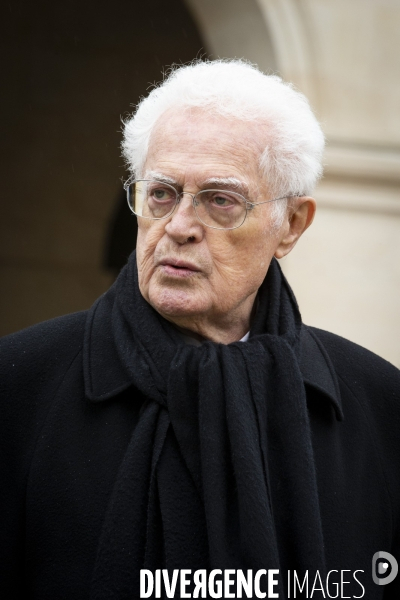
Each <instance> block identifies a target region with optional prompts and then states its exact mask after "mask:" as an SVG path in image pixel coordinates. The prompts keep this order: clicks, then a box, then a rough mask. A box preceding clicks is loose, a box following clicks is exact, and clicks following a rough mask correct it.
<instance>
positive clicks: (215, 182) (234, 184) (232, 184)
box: [145, 171, 249, 196]
mask: <svg viewBox="0 0 400 600" xmlns="http://www.w3.org/2000/svg"><path fill="white" fill-rule="evenodd" d="M145 179H157V181H161V182H162V183H169V184H170V185H174V186H179V183H178V182H177V181H176V180H175V179H173V178H172V177H168V176H167V175H163V174H162V173H159V172H157V171H146V173H145ZM201 187H202V188H213V187H218V188H223V187H227V188H234V189H235V190H236V191H237V192H239V194H242V195H243V196H246V195H248V194H249V186H248V185H247V184H246V183H245V182H244V181H241V180H240V179H237V178H236V177H209V178H208V179H205V180H204V181H203V182H202V185H201Z"/></svg>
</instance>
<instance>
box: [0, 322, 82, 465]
mask: <svg viewBox="0 0 400 600" xmlns="http://www.w3.org/2000/svg"><path fill="white" fill-rule="evenodd" d="M85 321H86V312H79V313H74V314H70V315H66V316H63V317H58V318H56V319H52V320H50V321H45V322H44V323H39V324H38V325H34V326H32V327H29V328H28V329H24V330H22V331H19V332H17V333H13V334H11V335H8V336H5V337H3V338H2V339H1V340H0V418H1V423H2V435H1V436H0V439H1V443H0V454H3V453H4V454H5V455H7V457H8V458H7V464H10V465H11V464H13V461H14V460H15V457H16V456H18V455H25V453H26V454H27V455H28V454H29V453H30V450H29V448H30V449H31V450H32V449H33V447H34V444H35V439H36V438H37V435H38V434H39V431H40V429H41V426H42V424H43V423H44V421H45V419H46V416H47V413H48V410H49V409H50V407H51V406H52V404H53V400H54V398H55V395H56V393H57V390H58V388H59V386H60V385H61V383H62V381H63V379H64V377H65V375H66V373H67V372H68V371H69V369H70V368H71V367H72V365H75V371H76V375H77V376H78V377H80V374H81V372H82V360H80V361H79V355H80V352H81V350H82V345H83V335H84V329H85ZM76 359H78V360H76ZM10 468H11V467H10Z"/></svg>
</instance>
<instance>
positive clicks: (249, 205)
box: [124, 179, 299, 231]
mask: <svg viewBox="0 0 400 600" xmlns="http://www.w3.org/2000/svg"><path fill="white" fill-rule="evenodd" d="M139 181H146V182H150V181H155V182H156V183H160V184H161V185H167V186H168V187H170V188H172V189H173V190H174V192H175V194H176V200H175V204H174V207H173V209H172V210H171V212H170V213H168V214H167V215H165V216H164V217H144V216H143V215H138V214H137V213H135V211H134V210H133V209H132V207H131V205H130V203H129V187H130V186H131V185H133V184H135V183H138V182H139ZM124 190H125V191H126V198H127V203H128V206H129V210H130V211H131V212H132V213H133V214H134V215H136V216H137V217H140V218H141V219H149V220H151V221H161V220H162V219H168V217H170V216H171V215H173V214H174V212H175V209H176V207H177V206H178V204H179V203H180V201H181V199H182V196H184V194H187V195H188V196H191V197H192V206H193V209H194V214H195V215H196V219H197V220H198V221H199V222H200V223H201V224H202V225H204V226H205V227H209V228H210V229H218V230H219V231H232V230H233V229H238V228H239V227H241V226H242V225H243V223H244V222H245V220H246V218H247V213H248V211H249V210H253V209H254V208H255V207H256V206H259V205H260V204H269V203H270V202H275V201H276V200H284V199H285V198H297V197H299V194H288V195H286V196H280V197H279V198H272V200H263V201H262V202H250V200H246V198H245V197H244V196H242V194H239V192H235V191H232V190H222V189H214V188H211V189H206V190H199V191H198V192H196V193H195V194H192V193H191V192H184V191H182V192H178V190H177V189H176V188H175V187H174V186H173V185H171V184H170V183H166V182H165V181H160V180H158V179H132V180H129V179H128V181H126V182H125V183H124ZM204 192H221V193H224V192H225V193H226V194H235V195H236V196H239V197H240V198H241V199H242V200H243V203H244V206H245V213H244V218H243V221H242V222H241V223H240V225H236V226H235V227H214V226H213V225H207V223H204V221H202V220H201V219H200V217H199V215H198V214H197V211H196V204H195V201H196V196H198V195H199V194H202V193H204Z"/></svg>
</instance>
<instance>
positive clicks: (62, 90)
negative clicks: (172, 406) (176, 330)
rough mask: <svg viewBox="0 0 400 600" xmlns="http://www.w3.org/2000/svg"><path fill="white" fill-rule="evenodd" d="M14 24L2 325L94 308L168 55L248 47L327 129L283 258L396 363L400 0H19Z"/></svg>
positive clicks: (127, 219) (325, 316)
mask: <svg viewBox="0 0 400 600" xmlns="http://www.w3.org/2000/svg"><path fill="white" fill-rule="evenodd" d="M2 29H3V31H2V34H1V37H0V44H1V60H2V61H3V68H2V73H3V76H2V94H1V100H0V102H1V104H0V106H1V112H0V118H1V122H2V135H1V138H0V143H1V169H2V175H1V213H0V214H1V218H0V228H1V229H0V268H1V281H2V293H1V301H0V334H7V333H10V332H12V331H16V330H18V329H21V328H23V327H26V326H28V325H31V324H33V323H36V322H38V321H41V320H44V319H48V318H51V317H54V316H57V315H60V314H64V313H67V312H72V311H76V310H81V309H84V308H87V307H89V306H90V305H91V304H92V302H93V301H94V300H95V299H96V297H97V296H98V295H100V294H101V293H102V292H104V291H105V290H106V289H107V288H108V286H109V285H110V284H111V283H112V281H113V279H114V277H115V274H116V273H117V272H118V269H119V268H120V266H121V265H122V264H123V263H124V262H125V261H126V258H127V254H128V253H129V251H130V247H131V246H130V244H134V238H135V235H136V233H135V218H134V217H132V216H130V215H129V213H128V212H127V211H126V209H125V205H124V201H123V200H122V199H121V188H122V184H121V179H122V178H123V177H124V175H125V172H124V167H123V162H122V159H121V157H120V151H119V144H120V140H121V133H120V129H121V120H120V119H121V116H122V117H123V116H126V115H127V114H128V113H129V112H131V111H132V105H133V104H135V103H136V102H137V101H138V99H139V98H140V97H141V96H143V95H144V94H146V91H147V90H148V89H149V85H151V83H152V82H155V81H159V80H160V79H161V77H162V71H163V69H164V67H166V66H168V65H170V64H171V63H174V62H178V63H180V62H187V61H189V60H191V59H193V58H196V57H202V56H205V57H210V58H215V57H245V58H248V59H250V60H252V61H253V62H255V63H257V64H258V65H259V66H260V67H261V68H262V69H264V70H266V71H268V72H276V73H279V74H280V75H281V76H282V77H283V78H284V79H285V80H288V81H292V82H293V83H294V84H295V85H296V86H297V88H298V89H300V90H301V91H302V92H304V93H305V94H306V95H307V96H308V98H309V100H310V102H311V104H312V107H313V109H314V111H315V112H316V114H317V117H318V118H319V120H320V121H321V123H322V126H323V129H324V131H325V134H326V136H327V142H328V143H327V149H326V155H325V165H326V166H325V177H324V179H323V180H322V182H321V183H320V185H319V187H318V189H317V191H316V194H315V196H316V199H317V201H318V212H317V217H316V219H315V222H314V224H313V226H312V227H311V228H310V229H309V230H308V232H307V233H306V235H305V236H304V237H303V238H302V239H301V240H300V242H299V244H298V246H297V247H296V249H295V250H294V251H293V253H291V254H290V255H289V256H288V257H287V258H285V259H284V260H283V261H282V263H281V264H282V266H283V268H284V270H285V272H286V274H287V276H288V278H289V281H290V283H291V284H292V286H293V288H294V291H295V293H296V295H297V298H298V301H299V304H300V309H301V312H302V315H303V320H304V321H305V322H306V323H308V324H312V325H315V326H318V327H321V328H325V329H329V330H331V331H334V332H336V333H338V334H340V335H343V336H345V337H347V338H349V339H351V340H353V341H355V342H358V343H359V344H362V345H364V346H366V347H367V348H370V349H371V350H373V351H375V352H376V353H378V354H380V355H381V356H383V357H385V358H387V359H388V360H390V361H391V362H393V363H394V364H396V365H397V366H399V367H400V345H399V343H398V338H399V337H400V316H399V304H400V303H399V300H398V294H399V291H400V52H399V39H400V0H368V1H366V0H352V1H351V2H348V0H169V1H168V2H165V1H163V0H149V1H147V2H139V0H114V1H113V2H112V3H110V2H106V1H105V0H99V1H98V2H96V3H89V2H86V3H85V2H82V1H78V0H70V1H69V2H68V3H54V2H52V1H51V0H41V2H39V3H32V2H29V0H21V1H20V2H19V3H9V4H8V6H7V7H6V8H4V9H3V18H2Z"/></svg>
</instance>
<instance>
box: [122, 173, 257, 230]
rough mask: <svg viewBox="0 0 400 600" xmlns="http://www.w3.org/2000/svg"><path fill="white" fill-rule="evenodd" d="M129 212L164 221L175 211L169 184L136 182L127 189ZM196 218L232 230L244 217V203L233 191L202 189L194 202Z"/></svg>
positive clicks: (212, 225) (146, 181)
mask: <svg viewBox="0 0 400 600" xmlns="http://www.w3.org/2000/svg"><path fill="white" fill-rule="evenodd" d="M127 192H128V203H129V206H130V208H131V210H132V211H133V212H134V213H135V214H136V215H138V216H139V217H144V218H146V219H165V218H166V217H168V216H169V215H170V214H172V212H173V211H174V209H175V205H176V202H177V198H178V193H177V191H176V190H175V188H173V187H172V186H171V185H169V184H167V183H162V182H159V181H154V180H152V181H149V180H137V181H134V182H133V183H131V184H130V185H129V186H128V189H127ZM194 206H195V211H196V214H197V217H198V218H199V219H200V221H202V222H203V223H204V225H207V226H208V227H214V228H217V229H232V228H234V227H238V226H239V225H241V224H242V223H243V221H244V219H245V217H246V205H245V201H244V199H243V198H242V196H240V195H239V194H237V193H236V192H231V191H226V190H203V191H201V192H198V193H197V195H196V199H195V203H194Z"/></svg>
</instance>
